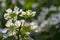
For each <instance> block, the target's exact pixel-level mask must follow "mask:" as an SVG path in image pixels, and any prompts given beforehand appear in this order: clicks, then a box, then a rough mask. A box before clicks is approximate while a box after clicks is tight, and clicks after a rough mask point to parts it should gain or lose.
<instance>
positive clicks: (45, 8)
mask: <svg viewBox="0 0 60 40" xmlns="http://www.w3.org/2000/svg"><path fill="white" fill-rule="evenodd" d="M15 6H17V7H19V8H20V9H23V10H28V9H30V10H33V11H36V16H35V17H34V18H32V19H28V21H34V22H35V23H37V24H38V26H39V28H40V26H41V25H42V26H44V28H43V29H44V31H41V32H40V30H39V32H34V31H33V32H31V34H30V37H31V38H32V40H60V0H0V40H2V38H3V36H2V35H3V34H2V33H1V32H2V31H3V30H6V27H5V23H6V21H5V19H4V13H5V10H6V9H8V8H11V9H13V8H14V7H15ZM4 35H5V37H6V34H4ZM12 38H13V37H11V38H10V39H9V38H7V39H5V40H11V39H12ZM13 40H15V38H14V39H13Z"/></svg>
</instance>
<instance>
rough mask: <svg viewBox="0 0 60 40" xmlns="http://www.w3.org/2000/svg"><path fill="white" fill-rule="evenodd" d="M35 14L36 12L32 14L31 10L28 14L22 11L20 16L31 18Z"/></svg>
mask: <svg viewBox="0 0 60 40" xmlns="http://www.w3.org/2000/svg"><path fill="white" fill-rule="evenodd" d="M35 14H36V12H35V11H33V12H32V11H31V10H27V11H26V12H25V11H22V12H21V15H20V16H21V17H24V18H29V17H33V16H35Z"/></svg>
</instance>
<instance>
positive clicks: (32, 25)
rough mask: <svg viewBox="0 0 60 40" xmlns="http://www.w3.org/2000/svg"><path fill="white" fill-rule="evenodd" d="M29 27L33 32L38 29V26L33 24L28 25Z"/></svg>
mask: <svg viewBox="0 0 60 40" xmlns="http://www.w3.org/2000/svg"><path fill="white" fill-rule="evenodd" d="M30 25H31V29H32V30H35V29H37V28H38V25H37V24H36V23H35V22H32V23H30Z"/></svg>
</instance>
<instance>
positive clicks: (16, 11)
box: [13, 6, 22, 14]
mask: <svg viewBox="0 0 60 40" xmlns="http://www.w3.org/2000/svg"><path fill="white" fill-rule="evenodd" d="M13 12H15V13H16V14H19V13H20V12H22V9H19V8H18V7H17V6H15V8H14V11H13Z"/></svg>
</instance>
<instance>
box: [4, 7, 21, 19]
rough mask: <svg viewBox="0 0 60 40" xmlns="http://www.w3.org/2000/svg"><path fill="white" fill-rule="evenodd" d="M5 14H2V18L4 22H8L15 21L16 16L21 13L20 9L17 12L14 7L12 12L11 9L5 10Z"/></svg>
mask: <svg viewBox="0 0 60 40" xmlns="http://www.w3.org/2000/svg"><path fill="white" fill-rule="evenodd" d="M6 12H7V13H5V14H4V18H5V19H6V20H9V19H14V20H16V19H17V15H18V14H19V13H20V12H22V9H20V10H19V8H17V7H15V8H14V11H12V9H7V10H6Z"/></svg>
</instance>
